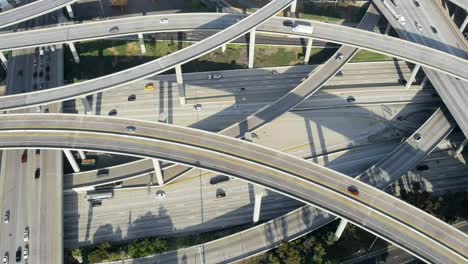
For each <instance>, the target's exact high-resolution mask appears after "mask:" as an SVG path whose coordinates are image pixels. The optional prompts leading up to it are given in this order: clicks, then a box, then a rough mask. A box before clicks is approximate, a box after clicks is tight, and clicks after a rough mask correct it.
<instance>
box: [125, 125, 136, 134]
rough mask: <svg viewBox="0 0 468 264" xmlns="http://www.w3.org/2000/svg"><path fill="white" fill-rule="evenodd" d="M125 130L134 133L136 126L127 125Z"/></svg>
mask: <svg viewBox="0 0 468 264" xmlns="http://www.w3.org/2000/svg"><path fill="white" fill-rule="evenodd" d="M125 130H126V131H127V132H129V133H135V131H136V127H134V126H128V127H126V128H125Z"/></svg>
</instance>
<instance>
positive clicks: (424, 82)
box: [421, 76, 428, 89]
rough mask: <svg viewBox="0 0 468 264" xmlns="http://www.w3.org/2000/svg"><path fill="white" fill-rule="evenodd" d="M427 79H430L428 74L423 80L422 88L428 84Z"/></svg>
mask: <svg viewBox="0 0 468 264" xmlns="http://www.w3.org/2000/svg"><path fill="white" fill-rule="evenodd" d="M427 80H428V79H427V76H424V79H423V80H422V82H421V89H424V86H426V83H427Z"/></svg>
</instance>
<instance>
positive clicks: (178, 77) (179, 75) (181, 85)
mask: <svg viewBox="0 0 468 264" xmlns="http://www.w3.org/2000/svg"><path fill="white" fill-rule="evenodd" d="M175 72H176V80H177V87H178V88H179V102H180V104H181V105H184V104H185V86H184V78H183V76H182V67H181V65H180V64H179V65H177V66H176V67H175Z"/></svg>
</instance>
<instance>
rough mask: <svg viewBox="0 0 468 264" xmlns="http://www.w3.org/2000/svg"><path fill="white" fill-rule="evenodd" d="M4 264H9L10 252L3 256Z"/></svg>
mask: <svg viewBox="0 0 468 264" xmlns="http://www.w3.org/2000/svg"><path fill="white" fill-rule="evenodd" d="M3 264H8V252H7V253H5V255H3Z"/></svg>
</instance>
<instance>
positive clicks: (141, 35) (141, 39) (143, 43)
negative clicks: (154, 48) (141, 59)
mask: <svg viewBox="0 0 468 264" xmlns="http://www.w3.org/2000/svg"><path fill="white" fill-rule="evenodd" d="M138 41H139V42H140V49H141V54H145V53H146V47H145V39H144V38H143V34H142V33H138Z"/></svg>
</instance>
